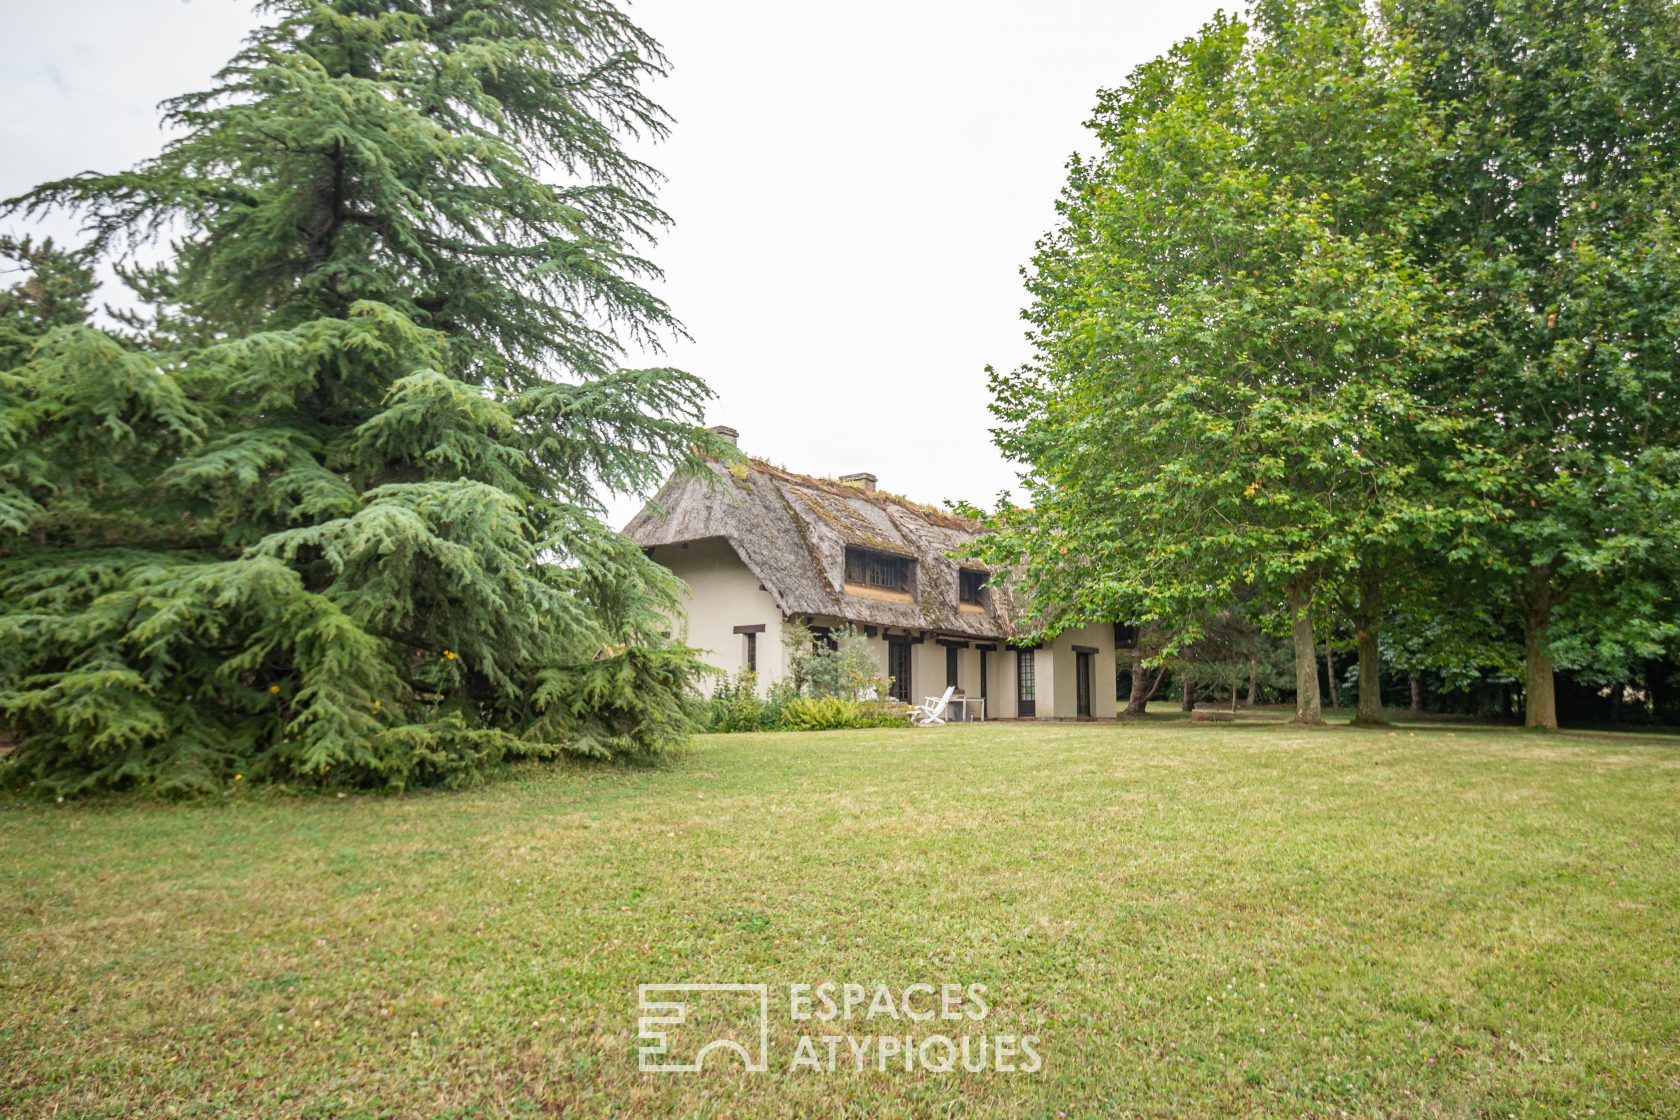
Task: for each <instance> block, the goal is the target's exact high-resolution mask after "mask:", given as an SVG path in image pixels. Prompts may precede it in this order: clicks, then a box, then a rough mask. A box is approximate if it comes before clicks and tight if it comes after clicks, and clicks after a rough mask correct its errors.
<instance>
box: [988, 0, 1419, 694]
mask: <svg viewBox="0 0 1680 1120" xmlns="http://www.w3.org/2000/svg"><path fill="white" fill-rule="evenodd" d="M1092 128H1093V130H1094V131H1095V133H1096V135H1097V138H1098V140H1099V142H1100V144H1101V150H1100V153H1099V154H1098V156H1097V157H1096V158H1095V159H1094V160H1089V161H1087V160H1082V159H1075V160H1074V161H1073V163H1072V165H1071V168H1070V176H1069V183H1068V186H1067V188H1066V190H1065V192H1064V194H1063V198H1062V201H1061V203H1060V210H1061V213H1062V216H1063V222H1062V224H1061V225H1060V226H1059V227H1058V228H1057V229H1056V230H1055V231H1053V232H1052V233H1051V234H1050V235H1049V236H1048V237H1046V238H1045V239H1044V240H1043V242H1041V244H1040V246H1039V251H1038V253H1037V255H1036V256H1035V257H1034V260H1033V265H1032V269H1031V270H1030V272H1029V274H1028V284H1029V289H1030V291H1031V293H1032V296H1033V303H1032V305H1031V307H1030V308H1029V309H1028V311H1027V312H1026V317H1027V318H1028V320H1029V322H1030V323H1031V324H1032V328H1033V330H1032V336H1031V337H1032V339H1033V341H1034V343H1035V346H1036V350H1037V357H1036V358H1035V360H1034V361H1032V362H1031V363H1029V364H1028V365H1026V366H1024V367H1023V368H1021V369H1019V370H1015V371H1011V372H1007V373H994V374H993V375H992V384H993V388H994V392H995V395H996V404H995V409H994V410H995V412H996V413H997V415H998V417H999V419H1000V421H1001V428H1000V430H999V437H998V438H999V443H1000V445H1001V446H1002V448H1003V449H1004V451H1005V452H1006V454H1008V455H1009V456H1010V457H1011V458H1013V459H1015V460H1017V461H1018V462H1020V463H1022V464H1023V465H1024V466H1025V467H1026V475H1025V481H1026V484H1027V487H1028V489H1029V491H1030V495H1031V499H1032V504H1031V508H1030V509H1016V508H1013V507H1008V506H1006V507H1005V508H1004V509H1003V510H1002V511H1001V512H1000V513H999V514H998V516H997V517H996V518H995V519H994V521H993V529H994V531H993V533H992V535H991V537H990V538H989V541H988V544H987V546H986V547H987V548H988V549H989V550H990V555H991V557H992V558H993V560H994V561H995V562H1007V563H1015V564H1019V565H1022V566H1023V569H1024V572H1025V579H1026V582H1027V584H1028V586H1029V587H1030V588H1031V590H1032V594H1033V597H1034V600H1035V601H1037V602H1041V603H1044V604H1046V605H1047V606H1048V610H1047V611H1046V613H1045V616H1044V617H1043V618H1042V619H1041V620H1040V621H1041V624H1042V625H1043V626H1044V627H1045V628H1046V629H1047V630H1054V629H1056V628H1059V627H1060V626H1062V625H1068V624H1079V623H1080V622H1083V621H1085V620H1088V619H1091V618H1101V617H1119V618H1126V619H1131V620H1133V621H1139V622H1149V621H1155V620H1163V619H1165V620H1173V621H1179V620H1184V619H1193V618H1198V617H1208V616H1210V615H1211V614H1213V613H1214V612H1216V611H1217V610H1218V609H1219V608H1220V607H1221V606H1222V605H1224V604H1227V603H1229V602H1231V601H1232V600H1233V599H1234V598H1236V597H1238V596H1247V595H1260V596H1264V597H1269V598H1270V599H1271V601H1273V602H1275V603H1277V604H1279V605H1281V606H1282V607H1283V608H1284V609H1285V611H1286V613H1287V616H1288V619H1289V621H1290V624H1291V626H1292V629H1293V632H1294V636H1295V642H1296V654H1297V662H1298V692H1299V711H1298V718H1300V719H1302V720H1304V721H1309V722H1311V721H1316V720H1317V719H1318V718H1319V701H1318V696H1317V692H1318V686H1317V676H1316V667H1315V666H1316V661H1315V653H1314V643H1313V632H1312V611H1313V605H1314V603H1315V601H1316V600H1318V599H1321V598H1323V597H1324V596H1326V595H1327V594H1330V593H1331V592H1333V591H1335V590H1336V589H1337V588H1339V587H1341V586H1344V585H1347V584H1349V583H1351V582H1353V581H1355V580H1356V579H1357V575H1358V573H1359V571H1360V570H1361V568H1362V567H1367V566H1371V565H1374V564H1377V563H1379V562H1380V561H1379V558H1380V556H1381V554H1382V552H1383V550H1384V549H1385V548H1388V547H1390V546H1391V545H1393V544H1396V543H1397V542H1401V541H1404V540H1405V539H1407V538H1408V534H1410V533H1414V532H1415V531H1416V524H1417V523H1419V522H1420V521H1422V520H1424V511H1423V506H1422V504H1421V503H1420V502H1419V501H1418V490H1417V477H1418V473H1419V472H1418V469H1417V464H1418V462H1419V460H1420V457H1421V456H1423V455H1425V454H1426V453H1427V450H1428V448H1429V447H1430V446H1432V445H1433V444H1434V443H1438V442H1440V441H1441V440H1443V439H1444V438H1446V437H1447V436H1448V435H1449V434H1450V428H1451V426H1450V423H1449V422H1447V420H1446V419H1445V418H1443V417H1441V416H1440V415H1439V414H1438V412H1436V411H1435V410H1433V409H1431V408H1430V407H1429V406H1428V404H1427V403H1426V402H1425V401H1423V400H1421V399H1420V398H1419V397H1418V396H1417V394H1416V392H1415V385H1414V384H1413V373H1414V371H1415V370H1416V369H1417V368H1418V366H1419V364H1420V363H1421V362H1423V361H1424V360H1426V358H1427V356H1428V355H1429V354H1431V353H1433V352H1434V351H1436V350H1438V349H1439V348H1441V346H1442V345H1443V341H1442V340H1441V338H1440V337H1439V335H1440V332H1439V331H1438V329H1437V328H1436V326H1435V324H1434V321H1433V320H1432V318H1431V316H1430V314H1429V309H1430V307H1431V305H1432V301H1433V292H1432V285H1431V283H1430V280H1431V277H1429V275H1428V274H1427V273H1426V272H1425V270H1423V269H1422V268H1421V267H1420V266H1419V265H1418V264H1417V263H1416V261H1415V260H1414V259H1413V258H1412V256H1411V255H1410V252H1409V249H1410V241H1411V238H1412V234H1413V230H1414V228H1415V227H1416V226H1417V225H1418V224H1419V223H1420V222H1421V221H1423V220H1424V218H1425V217H1426V216H1427V214H1428V207H1429V197H1428V191H1427V179H1426V177H1427V173H1428V160H1429V156H1430V154H1431V152H1432V150H1433V145H1434V138H1433V135H1432V133H1431V128H1430V124H1429V118H1428V116H1427V114H1425V113H1423V112H1422V110H1421V107H1420V105H1419V103H1418V100H1417V98H1416V95H1415V92H1414V91H1413V89H1412V85H1411V82H1410V80H1409V73H1408V69H1407V66H1406V63H1405V61H1404V59H1403V57H1402V55H1401V53H1400V52H1399V51H1398V50H1397V49H1396V47H1395V45H1394V44H1393V43H1392V42H1390V41H1389V40H1388V39H1387V38H1386V37H1385V36H1384V35H1383V33H1382V31H1381V28H1380V27H1379V26H1378V25H1377V24H1376V22H1375V21H1373V20H1372V19H1370V18H1369V17H1368V16H1367V14H1366V13H1365V12H1363V11H1362V10H1361V8H1360V7H1359V6H1358V5H1356V4H1347V5H1336V4H1330V5H1315V6H1312V7H1305V6H1289V5H1281V4H1279V5H1266V6H1263V7H1262V8H1261V9H1260V10H1259V11H1258V13H1257V20H1256V23H1255V25H1254V26H1250V25H1248V24H1245V23H1241V22H1238V21H1235V20H1231V19H1227V18H1223V17H1221V18H1218V19H1216V20H1215V21H1214V22H1213V23H1211V24H1210V25H1209V26H1208V27H1206V28H1205V29H1204V30H1203V32H1202V33H1201V34H1200V35H1198V36H1197V37H1195V38H1194V39H1191V40H1188V41H1186V42H1184V43H1181V44H1180V45H1179V46H1178V47H1176V48H1175V49H1174V50H1173V51H1172V52H1171V53H1169V54H1168V55H1166V56H1165V57H1163V58H1160V59H1157V60H1156V61H1154V62H1151V63H1149V64H1147V65H1145V66H1144V67H1142V68H1140V69H1139V70H1138V71H1137V72H1136V73H1134V74H1133V75H1132V77H1131V79H1130V80H1129V81H1128V82H1127V83H1126V85H1124V86H1123V87H1121V88H1119V89H1117V90H1114V91H1111V92H1109V93H1106V94H1104V95H1103V97H1102V99H1101V101H1100V102H1099V105H1098V110H1097V115H1096V117H1095V119H1094V120H1093V122H1092ZM1178 633H1179V634H1180V635H1181V638H1180V640H1181V641H1190V640H1193V639H1194V637H1195V631H1194V627H1184V626H1179V627H1178Z"/></svg>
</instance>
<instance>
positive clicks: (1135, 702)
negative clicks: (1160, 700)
mask: <svg viewBox="0 0 1680 1120" xmlns="http://www.w3.org/2000/svg"><path fill="white" fill-rule="evenodd" d="M1166 671H1167V670H1166V666H1162V667H1161V668H1159V669H1157V670H1155V679H1154V680H1150V678H1149V668H1148V666H1146V665H1144V663H1143V648H1142V642H1141V641H1140V642H1139V644H1138V648H1137V649H1134V650H1133V651H1132V694H1131V695H1130V696H1129V697H1127V698H1126V714H1127V715H1129V716H1141V715H1143V713H1144V709H1145V708H1146V707H1147V706H1148V704H1149V701H1150V700H1152V699H1154V697H1155V690H1156V689H1157V688H1160V687H1161V677H1162V676H1164V675H1165V674H1166Z"/></svg>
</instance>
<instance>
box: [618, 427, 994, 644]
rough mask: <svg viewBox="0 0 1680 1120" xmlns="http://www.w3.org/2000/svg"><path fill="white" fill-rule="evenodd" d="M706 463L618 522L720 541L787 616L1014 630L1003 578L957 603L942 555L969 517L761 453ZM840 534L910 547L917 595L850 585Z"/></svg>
mask: <svg viewBox="0 0 1680 1120" xmlns="http://www.w3.org/2000/svg"><path fill="white" fill-rule="evenodd" d="M709 473H710V475H711V477H709V478H693V477H684V476H674V477H672V478H671V479H670V480H669V481H667V482H666V483H665V485H664V486H663V487H662V488H661V489H660V491H659V493H658V494H657V495H655V496H654V499H653V501H652V502H650V503H649V504H648V506H647V508H645V509H643V510H642V512H641V513H639V514H637V515H636V516H635V518H634V519H632V520H631V522H630V524H629V525H627V526H625V528H624V532H625V535H626V536H628V537H630V538H631V539H632V540H634V541H635V542H636V543H637V544H639V545H641V546H642V547H643V548H652V547H657V546H660V545H671V544H682V543H687V542H692V541H700V540H707V539H712V538H721V539H723V540H725V541H727V542H728V543H729V544H730V546H731V547H733V548H734V549H735V552H736V553H737V554H738V555H739V556H740V557H741V559H742V560H743V561H744V562H745V563H746V565H747V567H748V568H749V569H751V570H752V572H753V574H754V575H756V576H757V577H758V579H759V582H760V583H762V584H763V585H764V588H765V590H766V591H768V592H769V593H770V596H771V598H772V599H774V600H775V602H776V605H777V606H778V607H780V608H781V610H782V613H783V614H784V615H790V616H791V615H827V616H833V617H838V618H843V619H847V620H849V621H852V622H857V623H861V624H865V625H872V626H882V627H889V626H890V627H894V628H903V629H907V630H930V631H933V630H937V631H940V632H942V633H947V634H960V635H965V636H969V637H979V638H1007V637H1008V636H1009V634H1010V632H1011V628H1010V612H1011V607H1010V603H1009V598H1008V595H1007V593H1006V591H1005V589H1003V588H994V589H992V590H991V591H990V592H989V593H988V594H987V595H986V599H987V604H986V609H985V611H984V612H983V613H974V612H973V610H972V608H970V609H969V610H963V609H961V607H960V605H959V598H958V592H957V588H958V576H957V572H958V570H959V569H960V568H961V567H962V565H961V564H959V562H958V561H956V560H953V559H951V558H950V557H949V556H948V555H947V554H948V553H950V552H953V551H954V550H956V549H957V548H959V547H960V546H962V545H964V544H966V543H968V542H969V541H970V540H972V539H973V537H974V535H975V532H976V530H977V529H978V526H977V525H976V524H975V523H973V522H971V521H967V520H965V519H963V518H960V517H955V516H953V515H951V514H949V513H946V512H944V511H942V510H937V509H933V508H931V507H928V506H923V505H918V504H917V503H915V502H911V501H909V500H907V499H905V498H900V497H898V496H897V495H894V494H887V493H884V492H880V491H871V490H866V489H864V488H863V487H862V486H861V485H856V484H853V483H848V482H837V481H834V480H833V479H825V478H811V477H809V476H806V475H799V474H793V473H791V472H789V471H784V470H781V469H780V468H778V467H773V466H771V465H770V464H769V463H765V462H761V461H758V460H748V461H746V462H744V463H740V464H736V465H733V466H729V467H725V466H722V465H720V464H716V463H714V464H711V470H710V472H709ZM847 545H852V546H854V547H859V548H866V549H871V550H873V551H876V552H885V553H891V554H895V555H899V556H908V557H911V558H913V559H914V560H915V561H916V578H915V595H914V597H913V601H912V602H899V601H893V600H891V599H884V598H877V597H873V596H867V597H866V596H860V595H853V594H848V593H847V592H846V590H845V563H846V560H845V557H846V546H847ZM970 566H972V565H970Z"/></svg>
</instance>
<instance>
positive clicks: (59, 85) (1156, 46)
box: [0, 0, 1233, 525]
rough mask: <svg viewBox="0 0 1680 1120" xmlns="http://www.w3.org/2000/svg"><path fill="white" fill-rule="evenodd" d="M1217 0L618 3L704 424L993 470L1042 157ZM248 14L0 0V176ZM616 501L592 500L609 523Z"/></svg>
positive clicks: (134, 141)
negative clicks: (648, 68) (639, 75)
mask: <svg viewBox="0 0 1680 1120" xmlns="http://www.w3.org/2000/svg"><path fill="white" fill-rule="evenodd" d="M1225 6H1226V7H1232V6H1233V5H1230V4H1226V5H1225ZM1217 7H1219V5H1218V4H1216V3H1214V2H1213V0H1179V2H1176V3H1173V2H1169V3H1139V2H1136V0H1129V2H1113V0H1110V2H1106V3H1105V2H1101V0H1036V2H1032V3H1024V2H1022V3H999V2H991V3H984V2H978V0H897V2H891V0H854V2H853V3H851V4H849V5H845V6H841V7H836V6H831V5H817V4H804V3H797V2H792V0H639V2H636V3H633V4H632V5H631V6H630V10H631V12H632V14H633V15H634V16H635V17H636V18H637V20H638V21H639V22H640V23H641V24H642V26H644V27H645V28H647V29H648V30H649V31H651V32H652V33H653V34H654V35H655V36H656V37H658V38H659V39H660V40H661V41H662V42H663V43H664V45H665V48H666V51H667V53H668V54H669V55H670V57H671V61H672V64H673V73H672V75H671V77H670V78H668V79H666V80H665V81H664V82H662V83H661V84H660V85H659V86H658V87H657V88H656V90H655V91H654V92H655V96H656V98H657V100H659V102H660V103H661V104H663V105H664V106H665V107H666V108H667V109H668V110H669V111H670V112H671V113H672V114H673V115H674V116H675V117H676V119H677V124H676V129H675V132H674V133H673V135H672V137H671V139H670V140H669V141H668V142H666V143H665V144H664V145H661V146H660V147H659V148H657V149H655V150H654V152H653V162H654V163H655V165H656V166H658V167H659V168H660V169H661V170H662V171H664V172H665V174H666V175H667V176H668V177H669V182H668V183H667V185H666V188H665V190H664V192H663V194H662V201H663V203H664V205H665V207H666V209H667V210H669V211H670V213H671V214H672V216H673V217H674V218H675V220H676V227H675V229H674V230H672V231H671V232H670V233H669V234H668V235H667V236H666V237H665V238H664V239H663V240H662V242H661V244H660V245H659V246H657V247H656V248H654V249H653V250H652V256H653V259H654V260H655V261H656V262H657V263H659V264H660V265H662V266H663V267H664V269H665V271H666V274H667V282H666V284H665V286H664V288H663V290H662V294H663V295H664V296H665V297H666V298H667V299H668V300H669V301H670V303H671V305H672V307H673V308H674V309H675V311H676V313H677V314H678V316H679V317H680V318H682V319H683V321H684V322H685V324H686V325H687V327H688V330H689V333H690V334H691V335H692V336H693V341H691V342H684V343H678V344H677V345H675V346H673V347H672V348H671V350H670V352H669V354H668V355H667V356H666V358H665V359H664V360H665V361H668V362H669V363H670V364H673V365H677V366H680V367H682V368H685V369H688V370H690V371H692V372H694V373H696V374H699V375H700V376H701V377H703V378H704V379H705V380H706V381H707V383H708V384H710V385H711V387H712V390H713V391H714V392H715V393H716V394H717V399H716V400H715V401H713V402H712V406H711V409H710V414H709V416H708V421H709V422H710V423H723V424H729V425H730V426H732V427H735V428H738V429H739V430H740V432H741V446H742V447H743V449H744V450H746V451H747V452H748V453H749V454H752V455H757V456H761V457H764V458H767V459H770V460H771V461H773V462H776V463H778V464H781V465H783V466H786V467H788V468H790V469H793V470H797V471H802V472H806V473H811V474H826V475H838V474H845V473H849V472H852V471H859V470H869V471H873V472H874V473H875V474H877V475H879V476H880V479H881V485H882V486H883V487H884V488H886V489H889V490H893V491H895V492H898V493H902V494H906V495H908V496H910V497H912V498H915V499H918V500H921V501H926V502H940V501H943V500H945V499H951V498H966V499H969V500H974V501H980V502H985V503H989V502H990V500H991V499H992V498H993V497H994V496H995V495H996V494H997V492H998V491H1000V490H1002V489H1006V488H1008V487H1010V486H1011V485H1012V484H1013V482H1014V475H1013V473H1012V471H1011V469H1010V467H1009V466H1008V465H1007V464H1005V463H1004V462H1003V460H1002V459H1001V458H1000V457H999V456H998V454H997V452H996V450H995V449H994V448H993V447H992V444H991V439H990V434H989V432H988V427H989V423H990V414H989V413H988V412H987V411H986V379H985V372H984V368H985V366H986V365H987V364H988V363H990V364H993V365H996V366H998V367H1000V368H1007V367H1010V366H1013V365H1015V364H1018V363H1019V362H1020V361H1021V360H1022V359H1023V358H1024V357H1025V356H1026V353H1027V347H1026V344H1025V342H1024V341H1023V340H1022V330H1023V324H1022V323H1021V321H1020V318H1019V311H1020V308H1021V306H1022V304H1023V302H1024V299H1025V295H1024V292H1023V290H1022V287H1021V281H1020V275H1019V269H1020V266H1021V265H1022V264H1024V263H1025V262H1026V261H1027V259H1028V258H1029V257H1030V256H1031V253H1032V248H1033V242H1034V240H1035V239H1036V238H1037V237H1038V236H1039V235H1041V234H1042V233H1043V232H1044V231H1045V230H1046V229H1048V228H1049V227H1050V225H1051V224H1052V222H1053V220H1054V216H1055V215H1054V211H1053V203H1054V200H1055V197H1056V193H1057V191H1058V189H1059V188H1060V186H1061V183H1062V181H1063V177H1064V176H1063V165H1064V163H1065V161H1066V159H1067V157H1068V155H1069V153H1070V152H1072V151H1074V150H1075V149H1082V150H1089V149H1090V148H1091V146H1092V145H1091V142H1090V140H1089V137H1088V134H1087V133H1086V132H1085V130H1084V128H1083V127H1082V124H1083V122H1084V120H1085V119H1086V118H1087V116H1088V115H1089V113H1090V110H1091V108H1092V106H1093V105H1094V104H1095V99H1096V91H1097V89H1098V88H1099V87H1102V86H1112V85H1116V84H1118V83H1119V82H1120V81H1122V80H1123V79H1124V78H1125V77H1126V75H1127V74H1128V73H1129V72H1130V71H1131V69H1132V68H1133V67H1134V66H1136V65H1137V64H1139V63H1141V62H1144V61H1146V60H1147V59H1149V58H1151V57H1154V56H1155V55H1157V54H1159V53H1161V52H1162V51H1164V50H1166V49H1167V48H1168V47H1169V46H1170V45H1171V44H1172V43H1173V42H1175V41H1176V40H1178V39H1181V38H1183V37H1185V36H1187V35H1190V34H1192V33H1193V32H1194V31H1195V30H1196V29H1197V28H1198V27H1199V26H1200V25H1201V24H1202V23H1203V22H1204V21H1205V20H1206V19H1207V18H1208V17H1209V16H1211V15H1212V14H1213V12H1214V11H1215V9H1216V8H1217ZM254 19H255V17H254V16H253V14H252V11H251V5H250V3H249V2H248V0H54V2H53V3H49V4H42V3H35V2H30V0H0V73H3V74H5V75H6V78H5V83H4V88H5V89H6V97H7V102H8V103H7V106H6V112H5V113H4V114H3V116H0V151H3V152H5V153H6V158H5V160H4V162H3V164H0V196H11V195H14V194H17V193H19V192H20V191H22V190H25V189H27V188H28V187H30V186H32V185H34V184H35V183H37V182H40V181H41V180H44V179H48V178H53V177H58V176H62V175H68V174H71V173H74V172H77V171H81V170H85V169H94V170H101V171H115V170H120V169H121V168H123V167H126V166H128V165H130V164H132V163H134V162H136V161H137V160H140V159H143V158H145V157H146V156H148V155H150V154H151V153H153V152H154V151H156V149H157V147H158V146H159V144H160V142H161V134H160V132H159V130H158V126H157V115H156V110H155V106H156V104H157V103H158V102H159V101H161V100H162V99H164V98H165V97H168V96H170V95H171V94H174V93H179V92H183V91H186V90H191V89H199V88H202V87H203V86H204V84H205V83H206V81H207V80H208V78H209V76H210V74H211V73H212V72H214V70H215V69H216V68H217V67H218V66H219V65H220V64H221V63H222V62H223V61H225V60H226V59H227V57H228V56H229V55H230V54H232V52H233V50H234V49H235V48H236V46H237V44H238V42H239V40H240V38H241V36H242V35H243V34H244V33H245V31H246V30H247V29H248V28H249V27H250V26H251V25H252V23H253V22H254ZM41 228H44V229H45V231H46V232H50V233H55V234H57V235H59V236H64V235H65V234H68V233H71V232H72V230H73V227H72V226H71V225H70V224H69V223H67V222H65V221H63V220H61V219H55V220H52V221H50V222H49V223H47V224H46V225H45V226H44V227H41ZM0 229H4V230H6V231H8V232H16V233H23V232H29V228H28V227H26V226H24V225H23V224H22V223H20V222H19V221H17V220H16V219H12V220H7V221H5V222H3V223H0ZM639 504H640V503H639V502H638V501H637V500H635V499H631V498H625V499H621V500H618V501H615V502H614V503H613V508H612V514H613V523H614V524H615V525H622V524H623V523H624V522H625V521H626V520H628V519H629V517H630V515H631V514H632V513H634V512H635V510H636V508H638V506H639Z"/></svg>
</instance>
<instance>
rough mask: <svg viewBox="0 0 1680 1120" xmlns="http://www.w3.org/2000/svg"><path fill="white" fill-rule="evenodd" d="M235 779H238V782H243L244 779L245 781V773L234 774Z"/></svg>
mask: <svg viewBox="0 0 1680 1120" xmlns="http://www.w3.org/2000/svg"><path fill="white" fill-rule="evenodd" d="M233 780H234V781H236V782H243V781H244V780H245V775H243V774H235V775H234V776H233Z"/></svg>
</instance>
